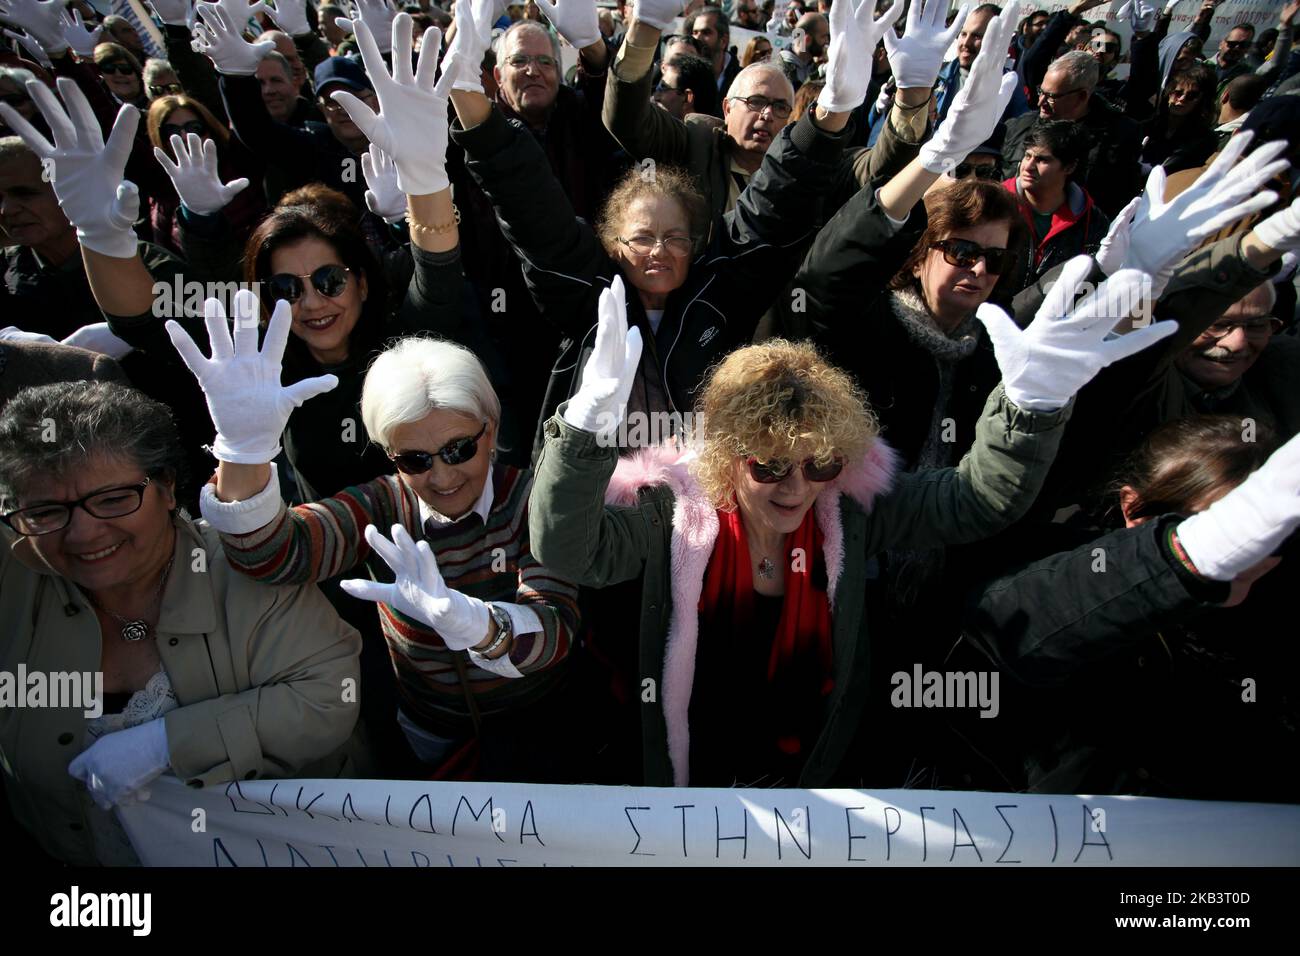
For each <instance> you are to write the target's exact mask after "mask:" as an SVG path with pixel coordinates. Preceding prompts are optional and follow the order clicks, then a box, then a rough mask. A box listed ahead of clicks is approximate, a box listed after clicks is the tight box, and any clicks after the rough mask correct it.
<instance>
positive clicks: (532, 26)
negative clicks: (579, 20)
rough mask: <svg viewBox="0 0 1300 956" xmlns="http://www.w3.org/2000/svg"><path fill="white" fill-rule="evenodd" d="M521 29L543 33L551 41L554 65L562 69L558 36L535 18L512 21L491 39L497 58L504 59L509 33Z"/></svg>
mask: <svg viewBox="0 0 1300 956" xmlns="http://www.w3.org/2000/svg"><path fill="white" fill-rule="evenodd" d="M522 30H538V31H540V32H541V33H542V34H543V35H545V37H546V39H547V40H549V41H550V43H551V51H552V53H553V54H554V56H555V62H556V65H557V66H559V68H560V70H561V71H563V69H564V67H563V66H560V38H559V37H558V36H556V35H555V34H554V33H552V32H551V31H550V30H548V29H546V27H544V26H542V25H541V24H540V23H538V22H537V21H536V20H516V21H515V22H514V23H512V24H510V26H508V27H507V28H506V29H505V31H504V32H502V34H501V36H499V37H497V38H496V40H495V41H493V43H492V49H493V50H494V51H496V55H497V60H498V61H501V60H504V59H505V49H506V39H507V38H508V37H509V36H510V34H512V33H518V32H520V31H522Z"/></svg>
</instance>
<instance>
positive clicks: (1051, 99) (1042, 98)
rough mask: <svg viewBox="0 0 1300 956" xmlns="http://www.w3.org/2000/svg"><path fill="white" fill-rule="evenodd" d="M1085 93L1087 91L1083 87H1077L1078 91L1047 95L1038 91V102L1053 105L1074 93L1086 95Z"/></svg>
mask: <svg viewBox="0 0 1300 956" xmlns="http://www.w3.org/2000/svg"><path fill="white" fill-rule="evenodd" d="M1086 92H1087V91H1086V90H1085V89H1084V88H1083V87H1079V88H1078V89H1075V90H1066V91H1065V92H1063V93H1049V92H1048V91H1047V90H1039V91H1038V102H1039V103H1055V102H1056V101H1057V100H1059V99H1062V98H1064V97H1066V96H1073V95H1074V94H1075V93H1086Z"/></svg>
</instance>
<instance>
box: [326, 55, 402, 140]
mask: <svg viewBox="0 0 1300 956" xmlns="http://www.w3.org/2000/svg"><path fill="white" fill-rule="evenodd" d="M367 72H368V71H367ZM371 81H372V82H374V74H371ZM376 85H377V84H376ZM330 97H331V98H332V99H333V100H334V102H335V103H338V104H339V106H341V107H343V108H344V109H345V110H347V113H348V116H349V117H350V118H351V120H352V122H354V123H356V124H357V128H358V129H360V130H361V132H363V133H365V134H366V138H367V139H369V140H371V141H372V142H378V143H379V144H380V148H381V149H384V150H388V149H391V148H392V144H391V143H389V142H388V137H387V136H386V135H383V133H382V132H381V130H382V129H383V126H382V124H380V122H379V114H378V113H376V112H375V111H374V110H372V109H371V108H370V107H369V106H367V105H366V104H365V103H363V102H361V100H359V99H358V98H357V97H356V96H354V95H353V94H352V93H349V92H348V91H347V90H335V91H334V92H332V93H331V94H330Z"/></svg>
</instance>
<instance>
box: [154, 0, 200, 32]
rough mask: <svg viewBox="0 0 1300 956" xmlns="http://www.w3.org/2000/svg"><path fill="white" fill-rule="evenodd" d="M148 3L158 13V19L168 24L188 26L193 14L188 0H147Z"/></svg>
mask: <svg viewBox="0 0 1300 956" xmlns="http://www.w3.org/2000/svg"><path fill="white" fill-rule="evenodd" d="M149 5H150V6H151V7H153V12H154V13H156V14H158V19H159V20H161V21H162V22H163V23H166V24H168V25H169V26H174V27H183V26H188V25H189V23H190V17H191V15H192V14H193V11H192V10H191V8H190V0H149Z"/></svg>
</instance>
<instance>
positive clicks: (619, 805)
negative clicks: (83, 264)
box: [120, 776, 1300, 867]
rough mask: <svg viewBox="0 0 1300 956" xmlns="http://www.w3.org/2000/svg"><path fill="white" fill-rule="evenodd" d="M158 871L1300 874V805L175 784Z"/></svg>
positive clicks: (161, 807) (146, 826) (127, 818)
mask: <svg viewBox="0 0 1300 956" xmlns="http://www.w3.org/2000/svg"><path fill="white" fill-rule="evenodd" d="M152 791H153V796H152V799H150V800H149V801H148V802H146V803H138V804H134V805H131V806H129V807H125V808H123V809H122V810H121V811H120V818H121V820H122V823H123V824H124V825H125V827H126V828H127V832H128V834H129V835H130V837H131V841H132V843H133V844H134V845H135V848H136V851H137V852H138V853H139V855H140V858H141V860H142V861H143V862H144V863H145V864H146V865H148V866H207V867H214V866H215V867H225V866H254V867H271V866H274V867H320V866H325V867H361V866H389V867H430V866H575V865H577V866H583V865H595V866H790V867H801V866H805V867H806V866H990V867H992V866H1007V865H1022V866H1063V867H1069V866H1242V865H1260V866H1296V865H1300V806H1290V805H1275V804H1249V803H1208V802H1200V801H1191V800H1156V799H1151V798H1146V797H1083V796H1045V795H1030V794H1009V793H975V792H958V791H937V790H871V791H865V790H711V789H672V788H649V787H594V786H572V787H570V786H544V785H530V784H504V783H502V784H494V783H452V782H425V781H392V780H280V781H256V782H252V783H242V784H235V783H232V784H229V785H227V786H224V787H210V788H207V789H203V790H194V789H190V788H188V787H186V786H184V785H183V784H182V783H180V782H179V781H177V780H176V779H175V778H173V777H170V776H169V777H165V778H163V779H161V780H159V781H157V782H156V783H155V784H154V785H153V786H152Z"/></svg>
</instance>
